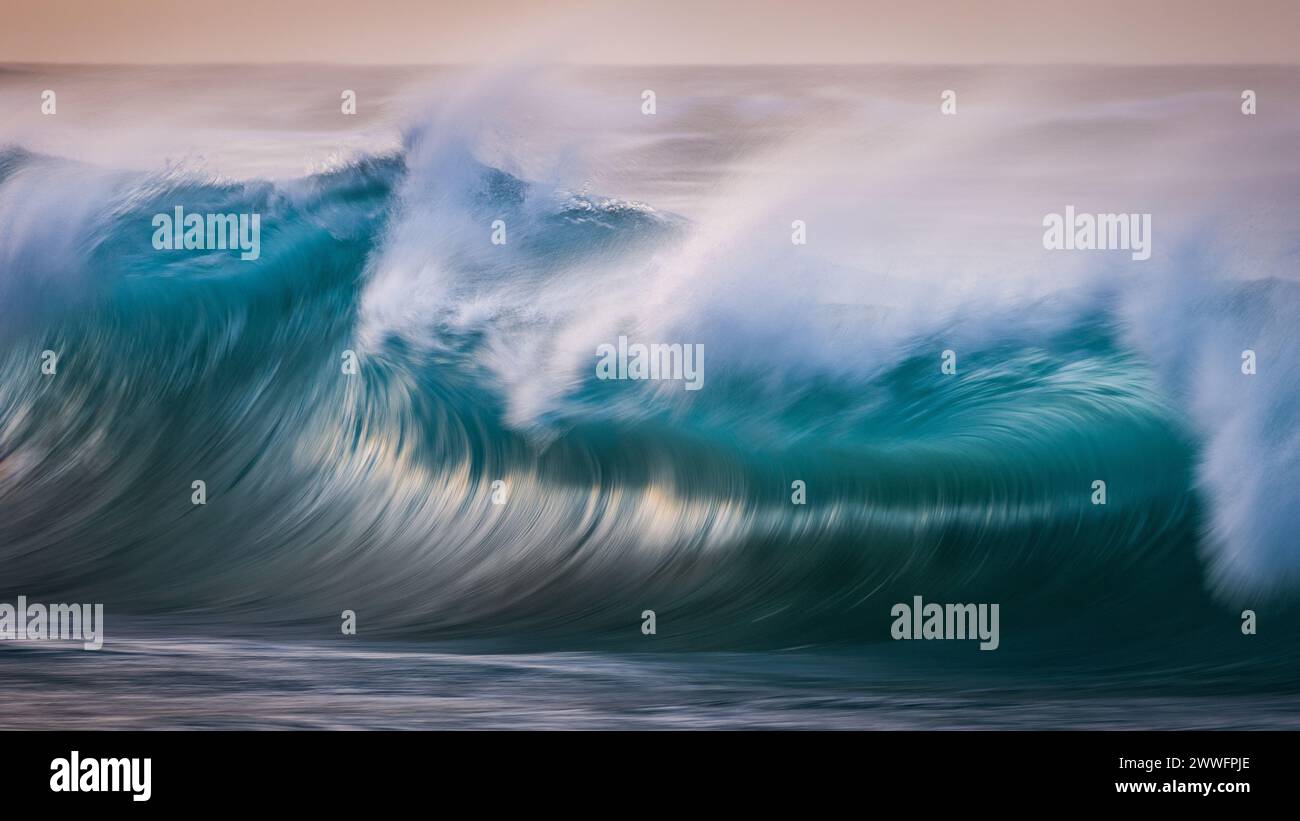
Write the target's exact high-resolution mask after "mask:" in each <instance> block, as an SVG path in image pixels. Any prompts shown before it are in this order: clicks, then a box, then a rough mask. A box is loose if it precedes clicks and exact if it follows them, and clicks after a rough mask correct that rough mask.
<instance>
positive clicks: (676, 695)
mask: <svg viewBox="0 0 1300 821" xmlns="http://www.w3.org/2000/svg"><path fill="white" fill-rule="evenodd" d="M897 649H900V648H897V647H883V648H879V651H877V652H868V653H855V654H853V655H845V654H833V653H805V652H798V651H794V652H764V653H699V654H631V653H628V654H608V653H587V652H583V653H534V654H491V653H488V654H471V653H466V652H463V651H461V650H459V649H458V650H456V651H455V652H447V651H445V650H443V649H439V648H436V647H429V646H410V645H395V644H349V645H348V646H346V647H344V646H341V645H340V643H339V642H330V643H315V644H309V643H301V642H266V641H248V640H174V641H172V640H163V639H141V640H116V641H113V642H112V643H111V645H106V646H105V648H104V649H103V650H100V651H98V652H87V651H83V650H80V649H72V648H71V647H69V648H66V649H64V648H54V647H49V646H44V647H41V648H39V649H30V646H25V647H21V648H20V647H19V646H18V645H16V644H12V643H11V644H6V645H5V646H4V647H3V648H0V693H2V694H3V698H4V701H5V703H6V704H8V705H10V706H11V709H8V710H6V711H5V712H4V714H3V716H2V717H0V728H3V729H31V730H34V729H114V730H127V729H133V730H135V729H286V730H288V729H686V728H690V729H707V728H714V729H801V728H802V729H817V728H821V729H877V730H897V729H995V728H1005V729H1017V728H1019V729H1114V730H1120V729H1300V687H1298V686H1297V685H1296V683H1295V681H1294V678H1293V677H1289V676H1287V675H1285V671H1284V670H1272V671H1270V670H1268V669H1266V668H1262V667H1259V666H1255V668H1254V669H1252V670H1249V671H1247V670H1243V669H1242V665H1240V664H1234V663H1225V664H1223V665H1222V666H1221V667H1219V668H1217V669H1216V668H1208V669H1201V670H1199V671H1198V672H1197V673H1196V674H1194V675H1188V674H1187V671H1186V670H1182V669H1180V668H1179V667H1178V665H1177V662H1176V661H1175V660H1173V659H1172V658H1171V659H1169V663H1168V665H1167V666H1165V667H1163V668H1160V669H1159V670H1156V669H1155V668H1153V667H1152V666H1151V665H1150V664H1149V663H1145V662H1144V663H1142V664H1141V665H1138V664H1128V663H1125V662H1124V661H1123V660H1120V659H1116V660H1115V661H1114V663H1113V664H1111V665H1110V667H1109V668H1108V669H1106V670H1104V671H1092V672H1090V673H1087V674H1082V673H1080V672H1079V670H1078V669H1077V667H1074V668H1072V667H1071V666H1070V665H1068V664H1062V665H1060V666H1059V667H1058V668H1057V669H1056V671H1055V672H1053V673H1047V674H1044V672H1043V671H1041V670H1040V671H1038V672H1037V673H1035V674H1034V675H1018V674H1016V673H1015V672H1013V671H1011V670H1009V669H1002V670H999V671H990V670H978V669H974V668H973V666H972V665H970V664H967V663H965V661H964V660H959V661H958V663H954V662H953V660H954V659H959V657H960V656H962V655H965V652H964V651H966V650H969V651H971V652H978V651H976V650H975V649H974V647H973V646H965V647H961V648H956V647H952V648H947V649H946V650H944V651H942V652H939V653H935V654H933V656H932V657H930V658H929V659H928V660H920V661H917V662H915V663H911V664H907V663H900V662H899V661H898V658H897V656H898V655H899V653H896V652H893V651H894V650H897ZM953 651H961V652H953ZM891 653H892V655H891ZM38 657H39V659H38ZM1132 658H1137V656H1136V655H1135V656H1133V657H1132ZM1142 658H1144V659H1148V658H1149V654H1147V653H1143V654H1142ZM37 661H39V663H36V662H37ZM1243 678H1245V679H1246V680H1250V681H1253V682H1255V683H1256V685H1257V686H1258V690H1255V691H1252V692H1248V693H1242V692H1240V691H1239V690H1238V689H1237V687H1238V683H1239V682H1240V681H1241V680H1242V679H1243Z"/></svg>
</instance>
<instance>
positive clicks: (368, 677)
mask: <svg viewBox="0 0 1300 821" xmlns="http://www.w3.org/2000/svg"><path fill="white" fill-rule="evenodd" d="M1298 81H1300V72H1297V71H1296V70H1293V69H1284V68H1273V67H1216V68H1193V67H1187V68H1179V67H1171V68H1145V69H1137V68H1134V69H1121V68H1104V69H1103V68H1087V67H1057V68H1026V67H1019V68H999V67H894V66H881V67H838V68H837V67H818V68H798V69H781V68H775V67H750V68H731V69H717V68H705V67H700V68H689V67H682V68H673V69H665V68H645V69H634V68H620V69H599V68H578V67H568V68H554V67H537V66H519V67H515V68H512V69H508V70H495V71H492V72H487V71H482V70H478V71H475V70H470V69H452V68H447V69H414V68H400V69H399V68H394V69H359V68H347V67H335V66H289V67H274V68H254V67H202V68H200V67H191V68H186V67H179V68H177V67H61V68H50V67H41V66H7V67H0V107H3V108H4V110H6V117H5V118H4V119H3V120H2V121H0V122H2V124H0V602H11V603H12V602H14V601H15V600H16V599H17V597H18V596H20V595H21V596H26V597H27V598H28V600H29V601H41V602H97V603H103V604H104V607H105V614H106V632H107V638H106V640H105V644H104V647H103V649H102V650H98V651H84V650H80V649H72V647H71V646H67V647H65V646H61V645H55V644H40V643H35V642H26V643H20V642H0V693H2V694H3V695H4V697H5V699H6V701H7V703H10V704H16V705H23V707H22V708H21V709H16V710H10V711H6V712H5V714H4V715H3V716H0V727H4V728H28V729H36V728H171V727H175V728H183V727H191V728H233V727H272V728H300V727H319V728H332V727H372V728H380V727H382V728H469V727H491V728H514V727H519V728H687V727H699V728H704V727H726V728H742V727H755V728H761V727H782V728H796V727H810V728H880V729H895V728H980V727H1018V728H1060V727H1103V728H1116V729H1119V728H1228V727H1232V728H1281V727H1290V728H1295V727H1296V726H1297V724H1298V723H1300V722H1298V721H1297V716H1298V715H1300V676H1298V675H1297V674H1300V608H1298V607H1297V603H1298V601H1297V591H1298V590H1300V548H1298V547H1297V536H1300V425H1298V422H1300V419H1298V416H1300V410H1298V409H1300V405H1297V402H1296V399H1297V396H1296V394H1297V390H1300V358H1298V357H1297V355H1296V350H1297V343H1298V342H1300V333H1298V331H1297V329H1298V328H1300V324H1298V323H1297V321H1296V320H1297V317H1298V316H1300V282H1298V280H1300V272H1298V271H1297V267H1296V260H1297V258H1300V257H1298V256H1297V251H1298V250H1300V249H1298V244H1297V237H1298V234H1297V230H1296V229H1297V225H1296V218H1295V214H1296V213H1297V205H1300V202H1298V200H1300V173H1298V172H1300V163H1297V160H1296V156H1295V152H1294V146H1295V145H1297V144H1300V143H1298V142H1297V137H1300V82H1298ZM1247 88H1249V89H1253V90H1255V91H1256V92H1257V94H1258V95H1259V100H1260V103H1259V113H1258V114H1256V115H1253V116H1246V115H1243V114H1242V113H1241V111H1240V93H1241V90H1242V89H1247ZM44 89H54V90H56V91H57V93H58V111H57V113H56V114H54V115H42V114H41V112H40V99H41V98H40V93H41V91H42V90H44ZM341 89H352V90H355V91H356V92H357V99H358V113H357V115H355V116H348V115H344V114H342V113H341V112H340V108H339V106H340V91H341ZM945 89H955V90H956V91H957V100H958V102H957V105H958V109H957V112H958V113H957V114H956V115H955V116H943V115H941V114H940V113H939V103H940V93H941V92H942V91H943V90H945ZM645 90H653V91H654V92H655V99H656V110H655V112H654V113H653V114H645V113H643V109H642V106H643V91H645ZM10 111H12V112H14V113H13V114H12V115H10V114H9V113H8V112H10ZM178 205H181V206H183V207H184V208H185V210H186V211H187V212H191V213H250V212H255V213H257V214H259V215H260V219H261V223H260V224H261V237H260V243H261V253H260V257H259V258H258V259H256V260H241V259H240V258H239V255H238V253H237V252H230V251H226V250H213V251H159V250H157V249H155V247H154V246H153V244H152V242H151V238H152V237H153V234H154V228H153V225H152V224H151V220H152V218H153V217H154V215H156V214H159V213H165V214H170V213H172V211H173V209H174V207H176V206H178ZM1067 206H1074V207H1075V208H1077V209H1079V210H1080V211H1090V212H1095V213H1107V212H1122V213H1129V212H1134V213H1150V214H1152V224H1153V238H1152V247H1153V254H1152V257H1151V259H1150V260H1149V261H1146V262H1135V261H1133V260H1132V259H1131V257H1130V255H1129V254H1128V253H1127V252H1111V251H1095V252H1076V253H1062V252H1052V251H1048V250H1045V249H1044V247H1043V243H1042V232H1043V228H1042V225H1043V223H1042V220H1043V217H1044V215H1045V214H1048V213H1055V212H1061V211H1063V210H1064V209H1065V208H1066V207H1067ZM496 221H501V223H502V224H503V225H504V226H505V229H506V231H507V236H508V240H507V242H506V243H505V244H504V245H495V244H493V243H492V242H491V240H490V237H491V236H492V233H493V230H494V229H493V227H492V226H493V223H494V222H496ZM795 221H802V222H803V224H804V225H805V227H806V232H807V238H808V241H807V244H806V245H795V244H793V243H792V242H791V232H792V227H793V223H794V222H795ZM619 336H627V337H629V338H630V339H633V340H640V341H645V342H662V343H686V344H702V345H703V346H704V350H705V356H704V372H703V375H704V387H703V388H702V389H701V390H698V391H687V390H685V389H684V388H683V386H682V384H681V383H679V382H678V383H674V382H671V381H666V382H636V381H607V380H601V379H598V378H597V375H596V371H595V368H594V365H595V359H596V357H595V352H596V350H597V348H598V346H600V345H602V344H607V343H615V342H616V340H617V339H618V337H619ZM1245 349H1250V350H1252V351H1254V352H1255V353H1256V355H1257V362H1258V371H1257V373H1255V374H1251V375H1246V374H1243V372H1242V370H1241V365H1242V353H1243V351H1244V350H1245ZM47 350H52V351H55V352H57V354H58V370H57V374H55V375H52V376H51V375H45V374H42V372H41V370H40V364H41V361H42V353H43V352H44V351H47ZM944 351H953V352H955V354H956V356H957V372H956V374H955V375H948V374H944V373H942V372H941V370H940V361H941V354H942V352H944ZM348 352H351V353H352V354H354V355H355V356H356V359H357V361H358V362H359V369H358V371H357V372H356V373H355V374H348V373H345V372H344V371H343V369H342V368H341V366H340V365H341V362H342V361H344V357H345V355H346V354H347V353H348ZM196 480H201V481H203V482H204V483H205V487H206V504H203V505H195V504H193V503H192V499H191V494H192V492H193V491H192V487H193V485H192V483H193V482H195V481H196ZM1097 480H1102V481H1104V482H1105V483H1106V488H1107V497H1108V498H1107V502H1106V504H1105V505H1098V504H1094V502H1093V497H1094V486H1093V483H1094V482H1095V481H1097ZM795 482H803V483H804V484H805V487H806V493H807V501H806V504H802V505H796V504H792V500H791V494H792V483H795ZM494 483H503V484H494ZM502 487H503V488H504V489H505V491H506V496H505V498H504V503H495V502H494V498H493V496H494V492H495V491H496V490H497V489H498V488H502ZM916 595H921V596H924V598H925V600H926V601H927V602H939V603H943V602H979V603H997V604H998V605H999V607H1000V612H1001V623H1000V633H1001V635H1000V646H999V648H998V649H997V650H995V651H981V650H979V649H978V646H977V643H976V642H971V641H960V640H956V641H895V640H893V639H892V638H891V634H890V625H891V623H892V621H893V619H892V617H891V615H890V613H891V608H892V606H893V605H894V604H895V603H898V602H911V601H912V597H913V596H916ZM1246 609H1250V610H1253V611H1255V613H1256V615H1257V625H1258V629H1257V633H1256V634H1254V635H1246V634H1244V633H1243V631H1242V629H1241V625H1242V621H1243V619H1242V612H1243V611H1244V610H1246ZM345 610H351V611H354V613H355V614H356V621H357V626H358V631H357V635H356V636H344V635H342V634H341V630H340V624H341V616H340V614H341V613H342V611H345ZM647 610H653V611H654V612H655V619H656V630H655V633H654V634H653V635H646V634H644V633H643V632H642V624H643V618H644V617H643V615H642V614H643V613H644V611H647Z"/></svg>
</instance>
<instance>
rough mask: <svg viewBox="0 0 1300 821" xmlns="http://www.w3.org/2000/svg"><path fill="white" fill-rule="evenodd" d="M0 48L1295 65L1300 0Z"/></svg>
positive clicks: (24, 21) (288, 11) (635, 14)
mask: <svg viewBox="0 0 1300 821" xmlns="http://www.w3.org/2000/svg"><path fill="white" fill-rule="evenodd" d="M0 15H2V17H0V22H2V23H3V25H0V62H89V63H99V62H107V63H183V62H196V63H213V62H224V63H246V62H256V63H263V62H326V63H330V62H333V63H369V64H384V63H487V62H497V61H503V60H520V59H526V60H531V61H536V60H558V61H563V62H577V63H841V62H842V63H878V62H905V63H990V62H993V63H1003V62H1011V63H1042V62H1072V63H1074V62H1078V63H1295V62H1297V54H1298V53H1300V1H1298V0H1213V1H1212V0H1092V2H1088V0H1078V1H1076V2H1066V0H978V2H977V1H976V0H948V1H947V2H941V1H940V0H889V1H888V2H882V1H881V0H784V2H775V0H695V1H694V2H690V1H688V0H644V1H643V0H603V2H594V1H593V0H531V2H520V1H519V0H455V2H443V0H350V1H349V2H342V1H341V0H210V1H209V2H201V3H200V2H177V0H111V1H110V0H6V2H5V3H4V10H3V12H2V13H0Z"/></svg>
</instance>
